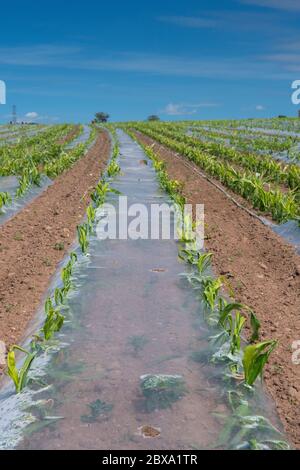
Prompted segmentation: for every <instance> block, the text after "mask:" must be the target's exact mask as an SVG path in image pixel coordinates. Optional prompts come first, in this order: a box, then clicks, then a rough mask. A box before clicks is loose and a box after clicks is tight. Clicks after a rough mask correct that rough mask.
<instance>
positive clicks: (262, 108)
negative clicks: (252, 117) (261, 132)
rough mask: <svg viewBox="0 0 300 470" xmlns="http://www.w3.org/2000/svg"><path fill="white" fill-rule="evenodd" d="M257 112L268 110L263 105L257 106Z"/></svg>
mask: <svg viewBox="0 0 300 470" xmlns="http://www.w3.org/2000/svg"><path fill="white" fill-rule="evenodd" d="M255 109H256V111H264V110H265V109H266V108H265V107H264V106H263V105H262V104H258V105H257V106H255Z"/></svg>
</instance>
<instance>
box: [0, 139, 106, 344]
mask: <svg viewBox="0 0 300 470" xmlns="http://www.w3.org/2000/svg"><path fill="white" fill-rule="evenodd" d="M109 152H110V141H109V138H108V135H107V134H106V133H101V134H100V135H99V136H98V138H97V140H96V142H95V144H94V145H93V146H92V147H91V149H90V150H89V151H88V152H87V154H86V155H85V156H84V157H83V158H81V159H80V160H79V161H78V162H76V164H75V165H74V166H73V167H72V168H71V169H70V170H68V171H66V172H65V173H63V174H62V175H60V176H59V177H58V178H57V179H56V180H55V181H54V183H53V184H52V185H51V186H49V187H48V188H47V190H45V191H44V192H43V193H42V194H41V195H40V196H39V197H38V198H36V199H35V200H34V201H33V202H32V203H31V204H29V205H28V206H26V207H25V208H24V209H23V210H22V211H20V212H19V213H18V214H17V215H16V216H15V217H13V218H12V219H10V220H9V221H8V222H7V223H5V224H4V225H2V226H1V227H0V253H1V258H0V340H1V341H4V342H5V343H6V346H7V347H8V346H10V345H11V344H15V343H17V342H18V341H19V340H20V338H21V337H22V335H23V334H24V331H25V330H26V327H27V325H28V322H29V321H30V319H31V318H32V317H33V315H34V313H35V312H36V309H37V307H38V306H39V304H40V302H41V300H42V298H43V294H44V292H45V291H46V289H47V287H48V285H49V281H50V278H51V276H52V275H53V274H54V273H55V270H56V266H57V264H58V263H59V262H60V261H61V260H62V258H63V257H64V256H65V254H66V252H67V251H68V249H69V248H70V246H71V245H72V243H73V241H74V239H75V234H76V227H77V225H78V223H80V221H81V220H82V218H83V216H84V213H85V209H86V207H87V205H88V204H89V202H90V193H91V192H92V189H93V188H94V186H95V185H96V184H97V182H98V180H99V178H100V174H101V172H102V171H103V169H104V168H105V166H106V163H107V160H108V158H109Z"/></svg>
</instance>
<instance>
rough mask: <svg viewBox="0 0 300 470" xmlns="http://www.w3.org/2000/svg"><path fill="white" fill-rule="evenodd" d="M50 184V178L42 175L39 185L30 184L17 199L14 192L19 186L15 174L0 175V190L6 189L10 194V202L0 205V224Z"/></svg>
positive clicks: (4, 190)
mask: <svg viewBox="0 0 300 470" xmlns="http://www.w3.org/2000/svg"><path fill="white" fill-rule="evenodd" d="M50 184H52V180H51V179H50V178H48V177H47V176H42V178H41V184H40V186H35V185H32V186H30V188H29V189H28V191H26V193H25V194H24V196H22V197H21V198H18V199H17V198H16V197H15V194H16V191H17V189H18V186H19V183H18V178H17V177H15V176H0V191H1V192H6V191H7V192H8V193H9V194H10V195H11V196H12V203H10V204H7V205H6V206H4V207H2V209H1V211H0V226H1V225H2V224H4V223H5V222H6V221H7V220H8V219H10V218H11V217H13V216H14V215H16V214H17V213H18V212H20V211H21V210H22V209H23V208H24V207H25V206H27V204H29V203H30V202H32V201H33V200H34V199H35V198H37V197H38V196H39V195H40V194H42V193H43V192H44V191H45V190H46V189H47V188H48V186H50Z"/></svg>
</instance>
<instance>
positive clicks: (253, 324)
mask: <svg viewBox="0 0 300 470" xmlns="http://www.w3.org/2000/svg"><path fill="white" fill-rule="evenodd" d="M127 132H128V133H129V135H130V136H131V137H132V138H133V139H135V140H137V142H138V143H140V142H139V141H138V139H137V138H136V136H135V134H133V133H132V132H130V131H127ZM140 145H141V146H142V147H143V149H144V151H145V152H146V154H147V155H148V157H149V158H150V159H151V160H152V162H153V165H154V168H155V170H156V172H157V174H158V178H159V182H160V185H161V187H162V188H163V189H164V190H165V191H167V192H168V193H169V194H170V196H171V198H172V199H173V200H174V202H175V204H176V206H177V208H178V210H180V211H182V210H183V204H184V203H185V199H184V198H183V196H182V195H181V193H180V184H179V183H178V181H173V180H170V178H169V176H168V174H167V172H166V170H165V166H164V163H163V162H162V161H160V160H159V158H158V157H157V155H156V154H155V152H154V151H153V148H152V147H148V146H146V145H143V144H141V143H140ZM185 223H186V225H187V233H186V234H185V231H183V234H182V235H181V240H180V248H179V257H180V259H181V260H183V261H184V262H186V263H188V264H189V265H191V266H192V268H193V269H192V272H190V271H189V272H188V273H183V274H182V275H181V276H183V277H184V278H185V279H187V281H188V282H189V284H190V285H191V287H192V288H193V289H194V290H195V291H196V292H197V293H198V294H200V300H201V303H202V307H203V312H204V318H205V321H206V322H207V324H208V326H209V328H210V329H211V336H210V337H209V347H208V350H207V351H205V352H204V353H203V354H201V355H200V356H201V357H200V356H199V355H198V356H197V360H198V361H199V360H200V361H201V362H202V363H206V364H207V365H213V366H217V367H218V368H219V369H222V372H221V375H222V378H223V379H222V380H223V387H224V388H225V390H226V404H227V405H228V407H229V409H230V411H231V414H230V415H229V416H227V417H226V418H225V417H223V418H225V419H224V420H225V423H224V428H223V430H222V432H221V435H220V438H219V441H218V443H217V447H222V446H225V445H228V443H229V445H230V447H232V448H235V449H244V448H246V449H255V450H260V449H264V450H266V449H288V448H289V445H288V444H287V443H286V442H285V441H283V440H282V439H281V437H282V436H281V433H280V432H279V431H278V430H277V429H276V428H274V427H273V425H272V424H271V423H270V421H269V420H268V419H266V418H264V417H263V416H256V415H255V413H254V411H253V409H252V408H253V407H252V406H251V400H253V397H254V396H255V395H256V389H255V387H254V384H255V382H256V380H257V378H258V377H259V376H262V374H263V369H264V367H265V365H266V363H267V361H268V359H269V357H270V355H271V354H272V352H273V351H274V349H275V347H276V345H277V342H276V341H274V340H269V341H263V342H258V341H259V332H260V322H259V321H258V319H257V317H256V315H255V313H254V312H253V311H252V310H251V309H249V308H248V307H247V306H245V305H242V304H240V303H237V302H234V301H231V302H228V301H227V300H226V299H225V298H224V297H223V296H222V295H221V290H222V288H223V287H224V286H225V283H226V282H225V279H224V278H223V277H219V278H217V279H215V278H213V277H212V276H211V275H210V272H211V260H212V257H213V255H212V253H205V252H199V250H198V248H197V245H196V242H195V240H192V239H191V238H190V226H191V225H193V222H192V221H189V222H187V221H185ZM247 322H248V324H249V327H250V329H251V330H252V335H251V338H250V344H246V340H245V338H244V337H243V335H242V333H243V330H244V327H245V325H246V323H247ZM242 345H245V346H244V347H243V346H242ZM224 366H225V368H224ZM210 379H211V378H210ZM266 433H267V434H268V435H269V436H272V437H271V438H270V437H268V438H266V437H260V435H262V436H263V435H264V434H266Z"/></svg>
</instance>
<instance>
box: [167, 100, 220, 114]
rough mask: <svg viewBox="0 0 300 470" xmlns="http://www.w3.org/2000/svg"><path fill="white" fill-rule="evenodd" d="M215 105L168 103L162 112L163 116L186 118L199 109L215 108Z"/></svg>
mask: <svg viewBox="0 0 300 470" xmlns="http://www.w3.org/2000/svg"><path fill="white" fill-rule="evenodd" d="M216 106H218V104H216V103H199V104H183V103H177V104H176V103H169V104H167V106H166V107H165V108H164V109H163V110H162V113H163V114H167V115H168V116H188V115H191V114H196V113H197V112H198V110H199V109H200V108H212V107H216Z"/></svg>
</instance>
